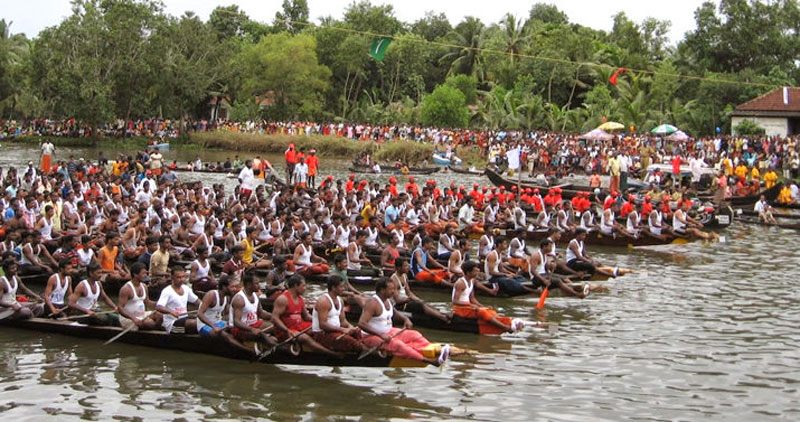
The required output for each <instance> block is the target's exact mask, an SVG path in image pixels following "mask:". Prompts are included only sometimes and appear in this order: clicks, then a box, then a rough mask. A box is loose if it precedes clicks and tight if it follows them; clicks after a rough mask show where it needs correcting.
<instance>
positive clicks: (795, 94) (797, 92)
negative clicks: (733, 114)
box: [736, 87, 800, 111]
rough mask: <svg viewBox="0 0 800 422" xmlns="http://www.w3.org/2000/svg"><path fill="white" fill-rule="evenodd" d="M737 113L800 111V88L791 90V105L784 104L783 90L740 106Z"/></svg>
mask: <svg viewBox="0 0 800 422" xmlns="http://www.w3.org/2000/svg"><path fill="white" fill-rule="evenodd" d="M736 111H800V87H790V88H789V104H784V102H783V88H778V89H775V90H773V91H770V92H768V93H766V94H764V95H762V96H760V97H756V98H753V99H752V100H750V101H748V102H746V103H743V104H739V106H738V107H736Z"/></svg>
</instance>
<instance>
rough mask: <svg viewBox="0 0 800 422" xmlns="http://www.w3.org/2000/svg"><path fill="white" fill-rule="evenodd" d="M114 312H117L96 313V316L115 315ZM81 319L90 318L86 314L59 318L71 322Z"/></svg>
mask: <svg viewBox="0 0 800 422" xmlns="http://www.w3.org/2000/svg"><path fill="white" fill-rule="evenodd" d="M114 312H115V311H103V312H95V313H94V314H95V315H105V314H113V313H114ZM81 318H89V315H86V314H83V315H73V316H68V317H64V318H59V320H61V321H69V320H72V319H81Z"/></svg>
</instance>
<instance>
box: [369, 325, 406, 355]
mask: <svg viewBox="0 0 800 422" xmlns="http://www.w3.org/2000/svg"><path fill="white" fill-rule="evenodd" d="M405 330H406V328H403V329H401V330H400V331H398V332H396V333H394V334H393V335H391V336H390V337H389V338H387V339H386V340H384V341H382V342H380V343H378V345H377V346H375V347H373V348H371V349H368V350H366V351H365V352H364V353H362V354H360V355H358V359H357V360H361V359H364V358H365V357H367V356H369V355H371V354H373V353H374V352H375V351H376V350H378V349H379V348H380V347H381V346H383V345H384V344H386V343H388V342H390V341H392V339H393V338H395V337H397V336H399V335H400V333H402V332H403V331H405Z"/></svg>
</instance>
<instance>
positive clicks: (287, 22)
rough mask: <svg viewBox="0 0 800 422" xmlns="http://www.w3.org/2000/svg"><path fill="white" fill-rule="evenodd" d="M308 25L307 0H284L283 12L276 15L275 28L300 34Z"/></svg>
mask: <svg viewBox="0 0 800 422" xmlns="http://www.w3.org/2000/svg"><path fill="white" fill-rule="evenodd" d="M305 23H308V1H307V0H283V5H282V11H281V12H277V13H275V28H280V29H283V30H285V31H288V32H291V33H292V34H298V33H300V31H302V30H303V29H305V27H306V26H307V25H304V24H305Z"/></svg>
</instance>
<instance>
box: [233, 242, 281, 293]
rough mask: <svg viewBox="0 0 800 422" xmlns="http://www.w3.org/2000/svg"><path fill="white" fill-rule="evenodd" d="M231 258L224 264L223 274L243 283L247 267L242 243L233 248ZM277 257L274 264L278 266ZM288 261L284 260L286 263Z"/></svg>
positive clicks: (235, 281) (234, 281)
mask: <svg viewBox="0 0 800 422" xmlns="http://www.w3.org/2000/svg"><path fill="white" fill-rule="evenodd" d="M230 252H231V259H229V260H228V262H226V263H225V265H223V266H222V275H223V276H225V275H227V276H230V277H232V278H233V283H234V284H236V283H241V281H242V274H243V273H244V271H245V270H246V269H247V266H246V265H245V263H244V261H242V256H243V255H244V248H243V247H242V245H238V244H237V245H236V246H234V247H233V248H231V251H230ZM276 261H277V257H276V258H275V260H273V265H275V266H277V265H278V264H277V262H276ZM285 263H286V261H285V260H284V264H285Z"/></svg>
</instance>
